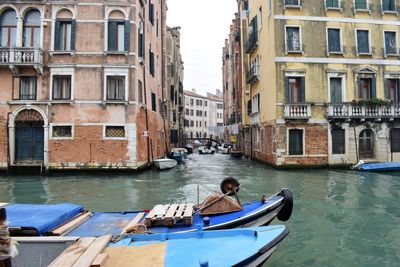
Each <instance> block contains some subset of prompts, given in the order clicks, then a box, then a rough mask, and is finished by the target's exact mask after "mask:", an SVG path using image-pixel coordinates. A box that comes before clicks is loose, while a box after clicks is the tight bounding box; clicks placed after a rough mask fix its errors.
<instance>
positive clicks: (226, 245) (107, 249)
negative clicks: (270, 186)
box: [16, 225, 289, 267]
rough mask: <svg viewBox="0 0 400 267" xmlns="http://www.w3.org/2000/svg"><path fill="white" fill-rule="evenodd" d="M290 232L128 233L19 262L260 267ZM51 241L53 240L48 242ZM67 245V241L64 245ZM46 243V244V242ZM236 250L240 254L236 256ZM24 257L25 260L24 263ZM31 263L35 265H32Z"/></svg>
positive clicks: (276, 228)
mask: <svg viewBox="0 0 400 267" xmlns="http://www.w3.org/2000/svg"><path fill="white" fill-rule="evenodd" d="M288 234H289V230H288V228H287V227H286V226H284V225H274V226H267V227H257V228H247V229H235V230H224V231H203V230H202V229H201V228H199V229H198V230H197V231H196V232H191V233H179V234H178V233H172V234H171V233H170V234H153V235H138V234H137V235H128V236H126V237H125V238H124V239H122V240H120V241H119V242H116V243H113V242H110V235H106V236H102V237H99V238H93V237H83V238H79V239H78V240H77V241H76V242H75V243H74V244H72V245H69V246H68V247H67V248H66V249H65V250H64V251H63V252H62V253H60V252H59V250H56V249H55V246H51V244H54V242H56V239H57V238H60V237H57V238H54V237H53V239H54V241H52V242H53V243H50V245H49V243H47V249H49V250H44V249H41V251H40V248H41V246H40V245H37V246H35V250H36V254H32V253H26V251H24V252H23V253H22V254H20V255H19V256H18V257H17V258H16V261H17V260H19V262H26V263H28V265H25V266H34V265H32V263H33V262H35V260H36V262H37V259H38V258H40V259H42V258H45V259H47V260H48V259H49V258H50V257H51V258H54V260H53V261H52V262H51V263H50V264H48V261H46V262H44V264H43V265H46V266H47V265H48V266H50V267H55V266H65V267H70V266H102V267H110V266H143V267H146V266H188V267H190V266H222V267H223V266H260V265H262V264H263V263H264V262H265V261H267V259H268V258H269V257H270V256H271V254H272V253H273V252H274V251H275V250H276V249H277V246H278V244H279V243H280V242H281V241H282V240H283V239H284V238H285V237H286V236H287V235H288ZM48 242H51V241H50V240H48ZM64 244H65V242H64ZM45 245H46V244H45ZM232 252H234V253H232ZM22 259H24V261H22ZM29 263H30V264H29Z"/></svg>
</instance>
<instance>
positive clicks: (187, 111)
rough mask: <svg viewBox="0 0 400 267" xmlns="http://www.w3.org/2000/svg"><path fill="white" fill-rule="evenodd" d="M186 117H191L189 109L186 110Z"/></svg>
mask: <svg viewBox="0 0 400 267" xmlns="http://www.w3.org/2000/svg"><path fill="white" fill-rule="evenodd" d="M186 115H188V116H189V109H188V108H187V109H186Z"/></svg>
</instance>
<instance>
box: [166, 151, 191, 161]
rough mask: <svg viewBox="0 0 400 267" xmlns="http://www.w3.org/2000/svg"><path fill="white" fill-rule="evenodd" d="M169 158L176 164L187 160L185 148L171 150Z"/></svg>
mask: <svg viewBox="0 0 400 267" xmlns="http://www.w3.org/2000/svg"><path fill="white" fill-rule="evenodd" d="M169 158H171V159H174V160H176V161H177V162H178V163H180V162H182V161H183V160H184V159H187V150H186V149H185V148H173V149H171V152H170V154H169Z"/></svg>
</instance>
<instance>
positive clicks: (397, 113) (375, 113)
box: [328, 103, 400, 119]
mask: <svg viewBox="0 0 400 267" xmlns="http://www.w3.org/2000/svg"><path fill="white" fill-rule="evenodd" d="M328 118H330V119H385V118H386V119H394V118H400V103H393V104H389V105H357V104H353V103H338V104H333V103H330V104H329V105H328Z"/></svg>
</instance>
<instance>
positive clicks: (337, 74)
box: [327, 72, 346, 103]
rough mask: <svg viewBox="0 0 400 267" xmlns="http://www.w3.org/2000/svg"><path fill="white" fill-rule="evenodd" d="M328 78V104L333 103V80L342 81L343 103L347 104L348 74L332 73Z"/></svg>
mask: <svg viewBox="0 0 400 267" xmlns="http://www.w3.org/2000/svg"><path fill="white" fill-rule="evenodd" d="M327 78H328V103H331V102H332V101H331V78H340V79H342V102H343V103H344V102H346V74H344V73H340V72H331V73H328V75H327Z"/></svg>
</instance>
